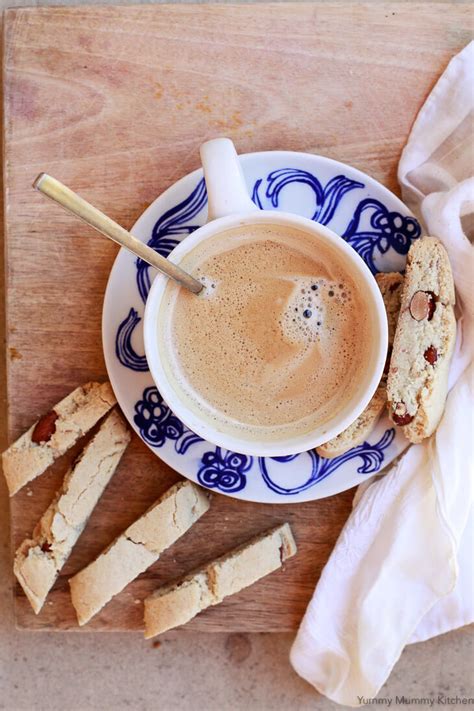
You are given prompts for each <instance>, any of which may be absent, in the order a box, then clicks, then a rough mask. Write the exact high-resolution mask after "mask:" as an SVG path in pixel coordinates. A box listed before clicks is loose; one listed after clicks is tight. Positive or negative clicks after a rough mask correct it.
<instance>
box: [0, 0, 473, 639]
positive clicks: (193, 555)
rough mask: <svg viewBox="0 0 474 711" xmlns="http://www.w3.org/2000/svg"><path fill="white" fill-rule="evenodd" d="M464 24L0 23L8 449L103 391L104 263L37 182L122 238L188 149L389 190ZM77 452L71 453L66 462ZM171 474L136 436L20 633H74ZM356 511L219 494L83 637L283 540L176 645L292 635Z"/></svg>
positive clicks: (38, 510)
mask: <svg viewBox="0 0 474 711" xmlns="http://www.w3.org/2000/svg"><path fill="white" fill-rule="evenodd" d="M471 18H472V9H471V8H470V7H469V6H468V5H454V4H453V5H448V4H446V5H439V4H437V5H426V4H423V5H416V4H413V3H412V4H399V5H397V4H384V3H377V4H367V5H345V4H339V3H338V4H334V5H332V4H321V5H318V4H300V5H293V4H291V5H290V4H278V5H273V6H270V5H263V4H253V5H241V6H237V5H225V6H216V5H214V6H213V5H207V6H206V5H181V6H172V5H158V6H141V7H103V8H101V7H82V8H75V9H72V8H43V9H32V8H30V9H21V10H9V11H7V13H6V18H5V50H4V52H5V55H4V71H5V92H4V101H5V213H6V228H7V286H8V298H7V318H8V323H7V347H8V369H7V377H8V393H9V436H10V439H11V440H13V439H14V438H16V437H17V436H18V435H19V434H20V433H21V432H22V431H23V430H24V429H25V428H27V427H28V426H29V425H30V424H31V423H32V422H33V421H34V420H35V418H36V417H37V416H38V415H39V414H40V413H42V412H44V411H46V410H47V409H48V408H50V406H51V405H52V404H54V403H55V402H56V401H57V400H59V399H60V398H61V397H62V396H63V395H65V394H66V393H67V392H69V391H70V390H72V389H73V388H74V387H75V386H76V385H78V384H79V383H82V382H84V381H86V380H89V379H95V378H98V379H103V378H104V377H105V367H104V361H103V357H102V349H101V338H100V320H101V309H102V299H103V295H104V290H105V285H106V282H107V276H108V273H109V270H110V267H111V266H112V263H113V260H114V258H115V255H116V248H115V247H114V246H113V245H112V244H111V243H109V242H107V241H106V240H103V239H100V238H96V237H95V236H94V235H93V233H92V232H91V231H90V230H89V229H88V228H86V227H84V226H81V224H80V223H78V222H76V221H75V220H74V219H73V218H71V217H70V216H69V215H67V214H65V213H63V212H61V210H59V209H58V208H56V207H55V206H53V205H52V204H50V203H48V202H47V201H46V200H44V198H42V197H41V196H40V195H38V194H35V192H34V191H33V190H32V188H31V183H32V181H33V179H34V178H35V176H36V174H37V173H39V172H40V171H43V170H44V171H47V172H49V173H51V174H52V175H54V176H56V177H57V178H59V179H60V180H62V181H64V182H65V183H66V184H68V185H70V186H71V187H72V188H74V189H75V190H77V191H78V192H80V193H81V194H82V195H83V196H84V197H85V198H86V199H88V200H90V201H91V202H92V203H93V204H96V205H97V206H98V207H100V208H102V209H103V210H104V211H105V212H107V213H108V214H110V216H111V217H112V218H114V219H115V220H117V221H118V222H120V223H121V224H123V225H124V226H125V227H127V228H128V227H130V226H131V225H132V224H133V222H134V221H135V220H136V218H137V217H138V216H139V215H140V213H141V212H142V211H143V209H144V208H145V207H146V206H147V205H148V204H149V203H150V202H151V201H152V200H153V199H154V198H155V197H156V196H157V195H159V194H160V193H161V192H162V191H163V190H164V189H165V188H167V187H168V186H169V185H170V184H171V183H173V182H174V181H175V180H176V179H177V178H179V177H181V176H182V175H184V174H185V173H187V172H188V171H190V170H193V169H194V168H196V167H197V166H198V161H199V158H198V146H199V144H200V143H201V142H202V141H204V140H206V139H208V138H210V137H213V136H216V135H222V134H225V135H228V136H229V137H231V138H232V139H233V140H234V141H235V143H236V146H237V148H238V150H239V151H240V152H247V151H254V150H271V149H278V148H283V149H288V150H296V151H308V152H314V153H321V154H324V155H327V156H330V157H333V158H337V159H338V160H341V161H345V162H347V163H351V164H353V165H354V166H356V167H357V168H360V169H362V170H364V171H366V172H368V173H370V174H371V175H373V176H374V177H375V178H377V179H378V180H380V181H381V182H383V183H384V184H385V185H387V186H388V187H389V188H391V189H392V190H394V191H395V192H396V191H397V186H396V168H397V162H398V158H399V155H400V151H401V149H402V147H403V145H404V143H405V141H406V138H407V135H408V133H409V130H410V126H411V124H412V122H413V120H414V118H415V116H416V113H417V111H418V109H419V108H420V106H421V105H422V104H423V102H424V100H425V98H426V96H427V94H428V92H429V91H430V89H431V88H432V86H433V84H434V82H435V81H436V79H437V77H438V76H439V74H440V72H441V71H442V70H443V69H444V67H445V65H446V63H447V62H448V61H449V59H450V58H451V56H452V55H453V54H455V53H456V52H458V51H459V50H460V49H461V48H462V47H463V46H464V45H465V44H466V43H467V42H468V41H469V40H470V38H471V25H472V19H471ZM76 449H77V448H76ZM74 454H75V452H71V453H70V456H69V457H64V458H63V459H62V460H60V461H59V462H57V463H56V465H55V466H54V467H53V468H52V469H51V470H50V471H49V472H48V473H46V474H45V475H43V476H42V477H40V478H39V479H37V480H36V481H34V482H33V483H32V484H31V486H29V487H26V488H25V490H23V491H21V492H20V493H19V494H18V495H17V496H16V497H15V498H14V499H13V500H12V538H13V547H14V548H15V547H16V546H17V545H18V544H19V543H20V541H21V540H22V539H23V538H24V537H25V536H26V535H28V534H30V532H31V531H32V529H33V527H34V524H35V523H36V521H37V520H38V518H39V517H40V515H41V514H42V512H43V511H44V509H45V508H46V506H47V505H48V503H49V502H50V499H51V497H52V495H53V493H54V491H55V490H56V488H57V487H58V485H59V483H60V481H61V478H62V475H63V473H64V471H65V469H66V467H67V463H68V460H69V459H71V458H72V456H74ZM176 479H177V475H176V474H175V473H174V472H173V471H172V470H171V469H169V468H168V467H167V466H166V465H164V464H162V463H161V462H160V460H159V459H157V458H156V457H154V456H153V455H152V454H151V453H150V451H149V450H148V449H147V448H146V447H145V445H144V444H142V443H141V442H140V441H139V440H138V438H136V437H134V440H133V443H132V445H131V446H130V447H129V449H128V451H127V453H126V455H125V457H124V459H123V460H122V463H121V465H120V468H119V470H118V472H117V474H116V475H115V477H114V479H113V480H112V482H111V484H110V485H109V487H108V488H107V490H106V492H105V494H104V496H103V498H102V500H101V501H100V503H99V505H98V506H97V509H96V511H95V512H94V514H93V516H92V518H91V520H90V523H89V525H88V527H87V529H86V531H85V532H84V534H83V535H82V536H81V538H80V540H79V542H78V545H77V546H76V548H75V550H74V552H73V554H72V556H71V558H70V560H69V561H68V563H67V565H66V566H65V568H64V569H63V571H62V573H61V576H60V578H59V580H58V582H57V584H56V585H55V587H54V590H53V592H52V593H51V594H50V596H49V601H48V602H47V603H46V605H45V607H44V609H43V610H42V612H41V613H40V615H38V616H37V617H36V616H35V615H34V614H33V612H32V610H31V608H30V606H29V605H28V603H27V601H26V598H25V597H24V595H23V593H22V591H21V589H20V588H19V586H17V587H16V589H15V595H16V616H17V624H18V626H19V627H23V628H61V629H70V628H71V629H78V628H77V626H76V622H75V616H74V611H73V608H72V606H71V603H70V599H69V594H68V585H67V579H68V577H70V576H71V574H73V573H75V572H76V571H78V570H79V569H80V568H81V567H82V566H84V565H85V564H87V563H88V562H90V561H91V560H92V559H93V558H94V557H95V556H96V555H97V554H98V553H99V552H100V551H101V550H102V548H103V547H104V546H106V545H107V544H108V543H109V542H110V541H111V540H112V539H113V538H114V537H115V536H116V535H117V534H118V533H119V532H120V531H122V530H123V529H124V528H125V527H126V526H127V525H128V524H129V523H131V522H132V521H133V520H134V519H135V518H136V517H137V516H139V515H140V514H141V513H142V512H143V511H144V510H145V509H147V508H148V506H149V505H150V504H151V503H152V502H153V500H154V499H155V498H156V497H157V496H158V495H160V494H161V493H162V492H163V491H164V490H165V489H166V488H167V487H168V486H169V485H170V484H171V483H172V482H174V481H175V480H176ZM352 495H353V492H346V493H344V494H341V495H339V496H337V497H331V498H329V499H325V500H322V501H316V502H312V503H307V504H299V505H294V506H292V505H291V504H289V505H282V506H269V505H259V504H252V503H245V502H237V501H233V500H232V499H229V498H225V497H223V496H219V495H215V496H214V497H213V503H212V508H211V511H210V512H209V513H208V514H206V516H205V517H203V519H202V520H201V521H200V522H199V523H198V524H197V525H196V526H194V527H193V529H192V530H191V531H190V532H189V533H188V534H186V536H185V537H184V538H183V539H182V540H181V541H180V543H179V544H177V545H176V546H174V547H173V548H172V549H170V550H169V551H168V552H167V553H166V554H165V555H164V556H163V558H162V559H161V560H160V561H159V562H158V563H157V564H155V565H154V566H152V567H151V568H150V569H149V570H148V571H147V572H146V573H145V574H143V575H142V576H140V578H138V579H137V580H136V581H135V582H134V583H132V584H131V585H129V586H128V588H127V589H126V590H125V591H124V592H123V593H122V594H121V595H119V596H118V597H117V598H115V599H114V600H113V601H112V602H111V603H110V604H109V605H107V606H106V607H105V608H104V610H103V611H102V613H101V614H100V615H98V616H97V617H96V618H95V619H94V620H93V622H91V624H90V625H88V626H87V627H86V628H85V629H86V630H87V629H90V628H94V629H102V630H104V629H109V630H114V629H122V630H124V629H137V628H140V627H142V612H143V606H142V601H143V598H144V597H145V595H146V594H148V593H149V592H151V591H152V590H153V589H154V588H155V587H156V586H157V585H159V584H161V583H164V582H166V581H169V580H171V579H173V578H175V577H176V576H178V575H181V574H182V573H184V572H186V571H188V570H189V569H191V568H194V567H196V566H198V565H200V564H202V563H203V562H204V561H206V560H208V559H210V558H212V557H214V556H217V555H219V554H221V553H223V552H224V551H226V550H227V549H228V548H230V547H232V546H235V545H237V544H238V543H240V542H241V541H243V540H245V539H246V538H248V537H249V536H251V535H253V534H255V533H257V532H259V531H261V530H263V529H265V528H266V527H269V526H271V525H274V524H276V523H280V522H282V521H285V520H288V521H290V522H291V524H292V526H293V530H294V533H295V537H296V540H297V543H298V547H299V552H298V555H297V556H296V557H295V558H293V559H291V560H290V561H288V563H287V564H286V565H285V570H284V571H283V572H277V573H274V574H273V575H271V576H269V577H268V578H266V579H264V580H262V581H260V582H259V583H257V584H256V585H254V586H253V587H252V588H249V589H248V590H245V591H243V592H242V593H240V594H239V595H236V596H235V597H233V598H230V599H228V600H226V601H225V602H224V603H223V604H222V605H220V606H218V607H214V608H212V609H210V610H207V611H206V612H205V613H203V614H202V615H200V616H199V617H198V618H196V619H195V620H194V621H193V622H192V623H191V624H190V625H189V626H188V629H195V630H196V629H200V630H209V631H219V630H229V631H243V630H245V631H252V632H258V631H262V632H263V631H272V630H279V631H283V630H288V629H293V628H294V627H296V626H297V624H298V622H299V620H300V619H301V616H302V614H303V612H304V609H305V606H306V604H307V602H308V600H309V598H310V596H311V593H312V591H313V588H314V585H315V582H316V581H317V579H318V577H319V574H320V572H321V569H322V567H323V566H324V564H325V562H326V560H327V557H328V554H329V553H330V551H331V548H332V547H333V545H334V542H335V541H336V538H337V536H338V534H339V531H340V529H341V527H342V525H343V523H344V521H345V519H346V517H347V515H348V513H349V510H350V506H351V500H352Z"/></svg>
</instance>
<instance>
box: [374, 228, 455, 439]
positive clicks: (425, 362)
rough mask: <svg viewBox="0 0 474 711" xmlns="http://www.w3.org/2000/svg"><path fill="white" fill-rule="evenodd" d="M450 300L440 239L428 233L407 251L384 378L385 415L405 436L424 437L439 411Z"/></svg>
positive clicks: (451, 324) (450, 332)
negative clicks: (398, 304) (395, 328)
mask: <svg viewBox="0 0 474 711" xmlns="http://www.w3.org/2000/svg"><path fill="white" fill-rule="evenodd" d="M454 303H455V295H454V282H453V276H452V272H451V266H450V263H449V258H448V255H447V252H446V250H445V249H444V247H443V245H442V244H441V242H440V241H439V240H437V239H435V238H434V237H423V238H422V239H420V240H416V241H415V242H414V243H413V246H412V247H411V248H410V251H409V253H408V259H407V267H406V273H405V281H404V286H403V292H402V301H401V309H400V317H399V319H398V325H397V330H396V333H395V340H394V344H393V353H392V358H391V361H390V370H389V374H388V381H387V396H388V407H389V414H390V417H391V419H392V421H393V422H394V423H395V424H396V425H399V426H400V427H402V428H403V432H404V434H405V435H406V437H407V438H408V439H409V440H410V441H411V442H415V443H416V442H421V441H422V440H423V439H425V438H426V437H429V436H430V435H431V434H432V433H433V432H434V430H435V429H436V427H437V425H438V422H439V420H440V419H441V415H442V414H443V410H444V405H445V401H446V395H447V391H448V371H449V364H450V362H451V357H452V354H453V350H454V344H455V340H456V320H455V317H454V309H453V306H454Z"/></svg>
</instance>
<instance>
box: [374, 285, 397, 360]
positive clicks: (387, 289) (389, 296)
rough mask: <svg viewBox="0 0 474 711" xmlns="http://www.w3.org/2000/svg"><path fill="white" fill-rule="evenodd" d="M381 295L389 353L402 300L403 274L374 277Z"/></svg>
mask: <svg viewBox="0 0 474 711" xmlns="http://www.w3.org/2000/svg"><path fill="white" fill-rule="evenodd" d="M375 281H376V282H377V284H378V287H379V289H380V292H381V294H382V299H383V303H384V306H385V311H386V312H387V323H388V351H389V354H390V352H391V349H392V346H393V341H394V338H395V331H396V328H397V322H398V314H399V313H400V302H401V298H402V287H403V274H400V273H399V272H379V273H378V274H376V275H375Z"/></svg>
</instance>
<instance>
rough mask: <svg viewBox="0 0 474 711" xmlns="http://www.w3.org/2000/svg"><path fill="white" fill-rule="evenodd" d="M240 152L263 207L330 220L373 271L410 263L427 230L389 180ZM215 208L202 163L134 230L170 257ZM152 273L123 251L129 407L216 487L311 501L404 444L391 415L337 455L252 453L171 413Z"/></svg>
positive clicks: (110, 314) (119, 362) (116, 298)
mask: <svg viewBox="0 0 474 711" xmlns="http://www.w3.org/2000/svg"><path fill="white" fill-rule="evenodd" d="M241 160H242V166H243V169H244V174H245V176H246V179H247V184H248V186H249V192H250V194H251V195H252V198H253V200H254V202H255V203H256V204H257V205H258V206H259V207H260V208H262V209H267V210H268V209H276V210H278V209H283V210H285V211H290V212H291V211H293V212H296V213H299V214H302V215H304V216H305V217H310V218H311V219H313V220H315V221H317V222H319V223H321V224H324V225H327V226H329V227H330V228H331V229H333V230H334V231H335V232H336V233H338V234H340V235H341V237H342V238H343V239H345V240H346V241H347V242H348V243H349V244H350V245H351V246H352V247H353V248H354V249H355V250H356V251H357V252H358V253H359V255H360V256H361V257H362V258H363V259H364V261H365V262H366V264H367V265H368V267H369V268H370V269H371V270H372V272H373V273H376V272H378V271H391V270H393V269H396V270H401V269H403V267H404V262H405V259H406V254H407V252H408V249H409V247H410V245H411V243H412V241H413V240H414V239H417V238H418V237H419V236H420V235H421V229H420V225H419V224H418V222H417V221H416V220H415V218H414V217H413V216H412V215H410V213H409V211H408V210H407V208H405V206H404V205H403V204H402V203H401V202H400V201H399V200H398V199H397V198H396V197H395V196H394V195H392V194H391V193H389V192H388V191H387V190H386V189H385V188H383V186H381V185H379V184H378V183H376V182H375V181H374V180H372V179H371V178H369V177H368V176H365V175H364V174H362V173H360V172H359V171H356V170H355V169H353V168H350V167H349V166H344V165H342V164H340V163H337V162H335V161H331V160H329V159H325V158H322V157H320V156H310V155H307V154H298V153H286V152H278V151H275V152H269V153H256V154H248V155H247V156H242V157H241ZM206 209H207V196H206V189H205V184H204V180H203V178H202V172H201V171H195V173H193V174H191V175H188V176H186V178H184V179H183V180H181V181H179V183H177V184H176V185H174V186H172V187H171V188H170V189H169V190H168V191H167V192H166V193H165V194H164V195H162V196H161V197H160V198H158V199H157V200H156V201H155V202H154V203H153V204H152V205H151V206H150V207H149V208H148V210H147V211H146V212H145V213H144V215H143V216H142V217H141V218H140V220H139V221H138V222H137V224H136V225H135V227H134V230H133V232H134V234H135V235H136V236H137V237H138V238H140V239H142V240H143V241H146V242H147V243H148V244H149V245H150V246H151V247H153V249H155V250H156V251H158V252H159V253H160V254H162V255H163V256H165V257H166V256H168V254H169V253H170V252H171V250H172V249H173V248H174V247H175V246H176V245H177V244H178V242H179V241H180V240H181V239H183V238H185V237H186V236H187V235H189V234H191V232H193V231H194V230H195V229H197V228H198V227H199V226H201V225H202V224H204V222H205V219H206ZM151 272H152V270H151V269H150V268H149V267H148V265H147V264H145V263H144V262H143V261H142V260H140V259H138V260H135V259H134V258H133V257H132V256H131V255H129V254H128V253H126V252H124V251H123V250H122V251H121V253H120V254H119V256H118V257H117V260H116V263H115V265H114V268H113V270H112V273H111V276H110V279H109V284H108V286H107V293H106V299H105V302H104V333H103V340H104V352H105V357H106V363H107V369H108V371H109V376H110V379H111V382H112V384H113V386H114V389H115V391H116V393H117V397H118V400H119V403H120V405H121V406H122V409H123V410H124V412H125V415H126V416H127V417H128V419H129V420H130V422H131V423H132V424H133V426H134V428H135V430H136V431H137V433H138V434H139V436H140V437H141V438H142V439H143V441H144V442H146V444H147V445H148V446H149V447H150V448H151V449H152V450H153V451H154V452H155V453H156V454H158V456H160V457H161V458H163V459H164V460H165V461H166V462H167V463H168V464H170V466H172V467H174V468H175V469H176V470H177V471H179V472H180V473H182V474H184V475H185V476H187V477H188V478H191V479H193V480H194V481H196V482H198V483H199V484H201V485H202V486H205V487H207V488H208V489H211V490H214V491H218V492H220V493H223V494H228V495H231V496H236V497H238V498H244V499H250V500H255V501H264V502H269V503H279V502H284V501H289V500H290V501H307V500H309V499H314V498H320V497H322V496H328V495H331V494H334V493H337V492H338V491H342V490H344V489H347V488H349V487H351V486H354V485H355V484H357V483H359V482H360V481H361V479H362V478H363V477H364V476H367V475H372V474H375V473H377V472H379V471H380V470H381V469H382V468H383V467H384V466H386V465H387V464H388V463H389V462H390V461H391V460H393V458H394V457H395V456H397V455H398V454H399V453H400V452H401V451H402V450H403V449H404V447H405V446H406V443H405V440H404V438H403V435H400V434H398V433H397V434H396V433H395V430H394V429H393V427H391V425H390V423H389V422H388V420H387V419H386V418H382V420H381V422H379V424H378V426H377V427H376V428H375V430H374V432H373V433H372V434H371V436H370V437H369V438H368V441H367V442H364V443H363V444H362V445H360V446H358V447H355V448H354V449H352V450H350V451H349V452H346V453H345V454H343V455H341V456H340V457H336V458H335V459H324V458H323V457H320V456H319V455H317V454H316V452H314V451H310V452H305V453H302V454H299V455H292V456H288V457H276V458H270V457H250V456H247V455H243V454H238V453H235V452H229V451H227V450H224V449H222V448H220V447H216V446H215V445H212V444H210V443H209V442H205V441H204V440H203V439H202V438H200V437H198V436H197V435H196V434H194V433H193V432H191V431H190V430H189V429H188V428H187V427H186V426H185V425H184V424H183V423H182V422H181V421H180V420H179V419H178V418H177V417H176V416H175V415H174V414H173V413H172V412H171V410H170V409H169V408H168V407H167V405H166V403H165V402H164V401H163V399H162V398H161V395H160V394H159V392H158V390H157V388H156V387H155V385H154V384H153V381H152V379H151V376H150V374H149V372H148V366H147V362H146V357H145V355H144V349H143V337H142V317H143V309H144V304H145V301H146V298H147V295H148V291H149V289H150V286H151V280H152V276H153V275H152V273H151ZM125 279H126V280H127V287H126V288H125V289H124V288H123V284H124V283H125V282H124V280H125ZM120 309H122V311H121V314H122V316H121V317H120ZM117 319H118V321H117ZM113 324H116V325H115V328H114V326H113ZM133 393H136V394H135V396H133Z"/></svg>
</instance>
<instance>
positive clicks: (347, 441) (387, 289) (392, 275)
mask: <svg viewBox="0 0 474 711" xmlns="http://www.w3.org/2000/svg"><path fill="white" fill-rule="evenodd" d="M375 279H376V281H377V284H378V285H379V289H380V291H381V293H382V298H383V301H384V304H385V310H386V312H387V322H388V355H387V366H386V371H387V370H388V362H389V360H390V355H391V352H392V345H393V339H394V336H395V329H396V326H397V320H398V314H399V311H400V298H401V291H402V284H403V276H402V275H401V274H399V273H398V272H388V273H385V274H384V273H382V272H381V273H380V274H377V275H376V277H375ZM386 371H385V372H384V375H383V376H382V380H381V383H380V385H379V387H378V388H377V390H376V391H375V394H374V396H373V397H372V399H371V401H370V402H369V404H368V405H367V407H366V408H365V410H364V411H363V412H362V414H360V415H359V417H358V418H357V419H356V420H354V422H353V423H352V424H350V425H349V427H346V429H345V430H343V431H342V432H341V433H340V434H339V435H337V437H333V438H332V439H331V440H329V442H325V443H324V444H321V445H320V446H319V447H317V448H316V452H317V453H318V454H319V455H320V456H321V457H324V458H325V459H334V457H339V456H340V455H341V454H344V453H345V452H348V451H349V450H350V449H352V448H353V447H357V446H358V445H359V444H362V443H363V442H365V440H366V439H367V437H368V436H369V435H370V433H371V432H372V430H373V429H374V427H375V425H376V424H377V422H378V420H379V418H380V416H381V414H382V412H383V410H384V408H385V403H386V401H387V392H386V385H385V380H386Z"/></svg>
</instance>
